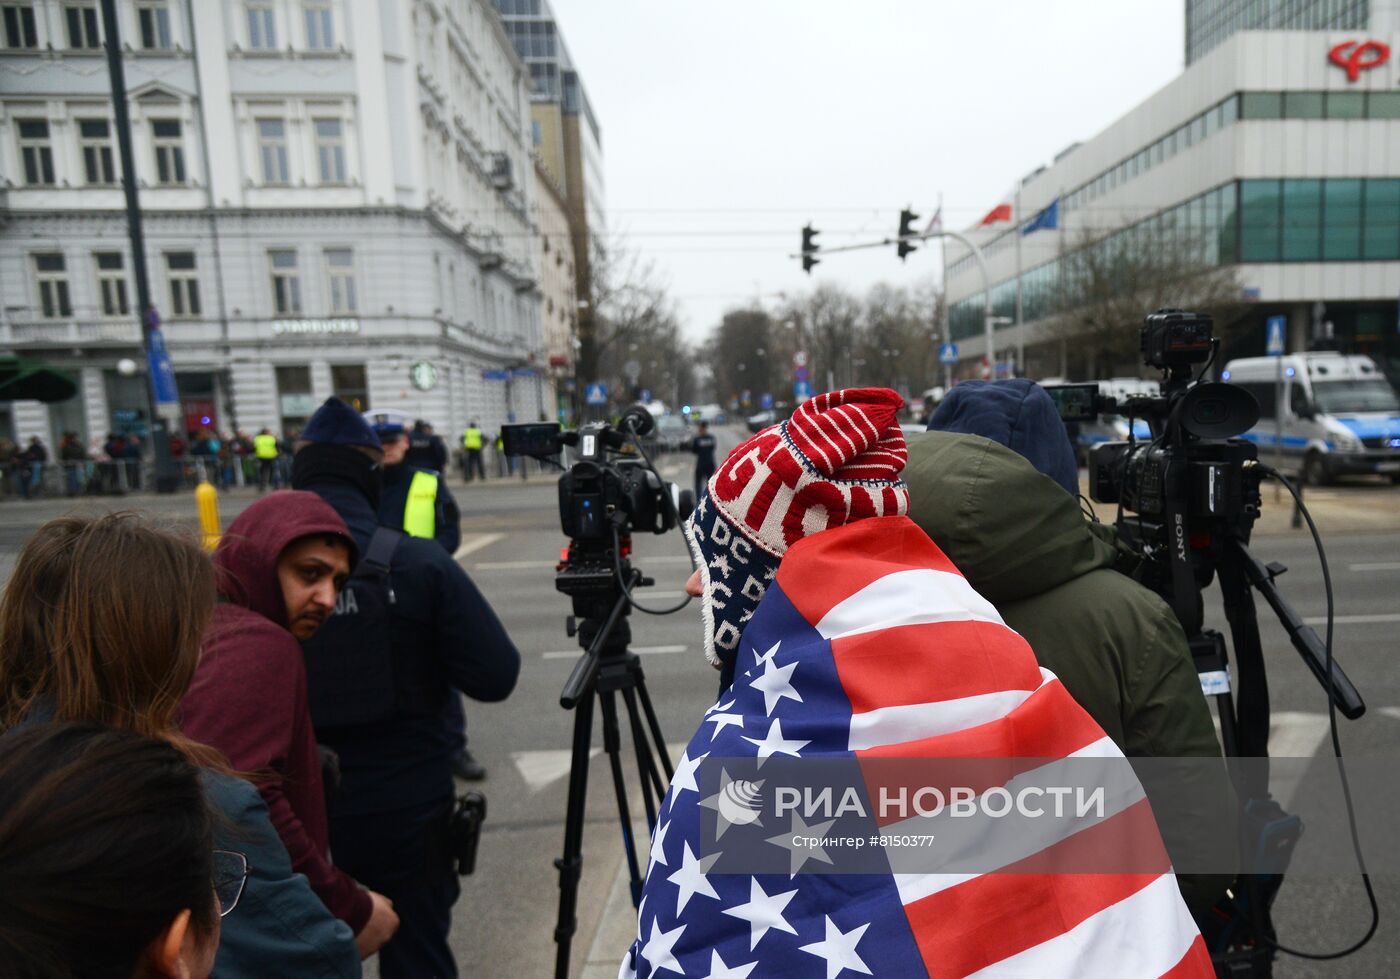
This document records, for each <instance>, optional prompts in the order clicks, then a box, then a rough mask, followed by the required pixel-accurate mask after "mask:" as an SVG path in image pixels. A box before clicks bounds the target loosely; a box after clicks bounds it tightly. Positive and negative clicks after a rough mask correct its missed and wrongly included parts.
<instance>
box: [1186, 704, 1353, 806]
mask: <svg viewBox="0 0 1400 979" xmlns="http://www.w3.org/2000/svg"><path fill="white" fill-rule="evenodd" d="M1211 720H1213V721H1214V722H1215V734H1216V736H1217V737H1219V736H1220V718H1218V717H1216V716H1214V714H1213V713H1212V716H1211ZM1329 733H1331V728H1330V726H1329V724H1328V721H1327V715H1326V714H1316V713H1311V712H1308V711H1294V710H1281V711H1277V712H1275V713H1274V714H1273V715H1271V716H1270V717H1269V755H1270V757H1273V758H1312V757H1313V756H1314V755H1316V754H1317V750H1318V749H1319V748H1321V747H1322V743H1323V741H1325V740H1326V738H1327V736H1328V734H1329ZM1289 772H1290V774H1284V773H1283V770H1282V769H1275V770H1274V771H1273V773H1272V774H1271V775H1270V777H1269V791H1270V792H1272V793H1273V796H1274V798H1275V799H1277V800H1278V802H1279V805H1281V806H1283V807H1284V808H1285V809H1287V808H1288V806H1289V804H1290V803H1291V802H1292V801H1293V797H1294V795H1296V794H1297V792H1298V784H1299V782H1300V781H1301V780H1302V772H1299V773H1297V776H1296V777H1294V776H1293V775H1292V774H1291V769H1290V770H1289Z"/></svg>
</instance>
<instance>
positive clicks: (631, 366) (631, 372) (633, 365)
mask: <svg viewBox="0 0 1400 979" xmlns="http://www.w3.org/2000/svg"><path fill="white" fill-rule="evenodd" d="M622 373H624V374H626V375H627V380H629V381H631V382H632V383H633V384H636V383H637V378H639V377H641V376H642V365H641V364H639V363H637V362H636V361H635V360H629V361H628V362H627V363H625V364H623V365H622Z"/></svg>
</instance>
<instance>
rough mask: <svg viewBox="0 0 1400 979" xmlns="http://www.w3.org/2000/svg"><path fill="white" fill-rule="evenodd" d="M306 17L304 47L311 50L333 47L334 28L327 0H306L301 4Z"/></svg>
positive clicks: (323, 49)
mask: <svg viewBox="0 0 1400 979" xmlns="http://www.w3.org/2000/svg"><path fill="white" fill-rule="evenodd" d="M302 13H303V14H304V15H305V17H306V47H307V48H308V49H309V50H311V51H330V50H333V49H334V48H335V28H334V22H333V21H332V19H331V5H330V3H329V0H307V2H306V3H304V4H302Z"/></svg>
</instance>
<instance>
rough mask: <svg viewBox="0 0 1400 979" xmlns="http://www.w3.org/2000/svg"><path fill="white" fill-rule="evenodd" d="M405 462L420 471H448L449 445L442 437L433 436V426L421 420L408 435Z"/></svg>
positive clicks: (414, 424) (416, 422) (415, 423)
mask: <svg viewBox="0 0 1400 979" xmlns="http://www.w3.org/2000/svg"><path fill="white" fill-rule="evenodd" d="M404 461H405V462H407V463H408V464H409V465H410V466H417V467H418V468H420V469H432V470H434V471H435V472H443V471H445V470H446V469H447V443H446V442H444V441H443V440H442V436H441V435H434V434H433V426H432V425H429V424H428V423H427V422H425V421H424V420H423V419H421V418H419V419H418V420H417V421H415V422H414V423H413V430H412V431H411V432H409V433H408V452H407V453H405V455H404Z"/></svg>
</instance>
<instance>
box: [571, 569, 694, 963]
mask: <svg viewBox="0 0 1400 979" xmlns="http://www.w3.org/2000/svg"><path fill="white" fill-rule="evenodd" d="M632 576H633V582H632V583H633V585H635V584H636V583H637V582H638V581H639V580H640V578H641V573H640V572H638V571H636V570H635V569H634V570H633V571H632ZM627 607H628V598H627V595H626V594H622V595H620V596H618V598H617V600H616V601H615V602H614V603H613V606H612V609H611V611H609V613H608V615H607V617H606V618H604V619H603V620H602V621H601V622H599V621H598V620H597V619H594V618H587V617H586V618H584V619H583V620H582V621H581V622H579V626H578V638H579V643H580V644H581V645H584V646H585V647H586V650H587V651H586V652H585V653H584V654H583V656H582V657H581V658H580V660H579V663H578V665H576V666H575V667H574V672H573V674H572V675H571V676H570V677H569V682H568V684H567V685H566V686H565V688H564V691H563V693H562V694H561V696H560V704H561V705H562V706H564V707H566V708H568V707H570V706H572V709H573V711H574V733H573V748H572V761H571V764H570V767H569V794H568V808H567V810H566V812H565V817H564V853H563V855H562V856H561V857H559V858H557V859H556V860H555V861H554V866H555V867H556V868H557V869H558V871H559V915H558V918H557V920H556V922H555V927H554V941H555V943H556V945H557V946H558V948H557V950H556V954H555V961H554V975H555V976H556V979H567V977H568V974H569V953H570V948H571V946H572V942H573V936H574V933H575V932H576V931H577V930H578V917H577V911H578V885H579V879H580V877H581V876H582V871H583V823H584V816H585V811H586V805H587V800H588V766H589V755H590V753H591V750H592V746H593V698H594V696H595V695H596V696H597V698H598V703H599V706H600V707H601V709H602V715H603V751H604V752H605V753H606V754H607V756H608V768H609V770H610V772H611V775H612V783H613V794H614V796H615V799H616V802H617V813H618V821H619V823H620V826H621V829H622V847H623V853H624V855H625V856H626V858H627V874H628V880H629V883H630V885H631V896H632V905H633V907H636V906H637V904H638V903H639V902H640V901H641V895H642V873H641V865H640V864H639V862H638V858H637V846H636V839H635V837H634V834H633V831H632V815H631V810H630V807H629V806H628V803H627V782H626V778H625V776H624V775H623V770H622V738H621V729H620V726H619V724H618V709H617V699H616V698H617V694H618V693H621V694H622V701H623V706H624V708H625V709H626V711H627V720H628V726H629V728H630V730H631V734H632V744H633V747H634V748H635V749H636V755H637V769H638V772H639V774H640V776H641V784H642V803H643V806H644V807H645V809H646V816H647V828H648V830H649V831H655V829H656V819H657V811H658V809H659V808H660V805H661V801H662V799H663V798H664V797H665V795H666V786H667V785H669V784H670V781H671V778H672V777H673V775H674V774H675V773H674V771H673V769H672V767H671V759H670V755H669V754H667V750H666V742H665V739H664V738H663V736H662V734H661V723H660V721H659V720H658V719H657V716H656V710H655V708H654V707H653V706H652V702H651V696H650V694H648V693H647V687H646V678H645V676H643V674H642V665H641V659H640V658H639V657H638V656H637V654H636V653H634V652H631V651H629V650H628V649H627V644H628V642H629V641H630V640H631V629H630V628H629V627H628V620H627V619H626V618H625V615H626V610H627ZM639 708H640V711H639ZM643 719H645V727H644V726H643ZM658 758H659V759H660V762H661V768H662V769H663V770H664V771H665V780H664V781H663V780H662V777H661V772H660V771H658V770H657V760H658Z"/></svg>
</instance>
